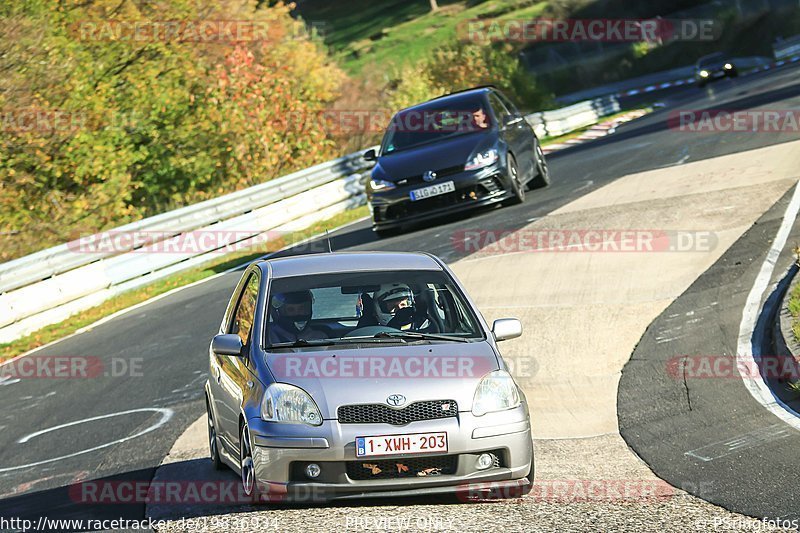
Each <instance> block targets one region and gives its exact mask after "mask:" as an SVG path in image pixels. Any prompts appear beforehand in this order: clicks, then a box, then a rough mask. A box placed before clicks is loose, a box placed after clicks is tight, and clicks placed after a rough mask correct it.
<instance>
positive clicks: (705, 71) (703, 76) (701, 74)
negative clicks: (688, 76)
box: [700, 70, 708, 78]
mask: <svg viewBox="0 0 800 533" xmlns="http://www.w3.org/2000/svg"><path fill="white" fill-rule="evenodd" d="M700 77H701V78H707V77H708V71H707V70H701V71H700Z"/></svg>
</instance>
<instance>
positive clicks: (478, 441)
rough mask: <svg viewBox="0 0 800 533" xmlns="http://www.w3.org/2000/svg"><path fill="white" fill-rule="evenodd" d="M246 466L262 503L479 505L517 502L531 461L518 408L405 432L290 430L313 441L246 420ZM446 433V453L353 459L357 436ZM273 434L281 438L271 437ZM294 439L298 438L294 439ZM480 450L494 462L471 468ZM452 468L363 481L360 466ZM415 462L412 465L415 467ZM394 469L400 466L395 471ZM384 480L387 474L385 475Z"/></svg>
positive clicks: (350, 427)
mask: <svg viewBox="0 0 800 533" xmlns="http://www.w3.org/2000/svg"><path fill="white" fill-rule="evenodd" d="M249 426H250V432H251V436H252V439H253V443H252V444H253V460H254V462H255V468H256V477H257V480H258V482H259V486H260V491H261V495H260V497H261V499H262V500H263V501H291V502H310V503H313V502H324V501H328V500H334V499H353V498H364V497H393V496H413V495H422V494H437V493H450V494H452V493H455V494H456V495H457V496H458V497H459V498H461V499H463V500H465V501H472V500H475V499H481V498H482V495H484V496H485V494H486V493H487V491H488V492H489V493H491V494H494V496H498V495H501V496H504V497H509V496H511V497H517V496H521V495H522V494H525V493H527V492H528V491H529V490H530V483H529V481H528V479H527V478H526V476H527V475H528V473H529V472H530V470H531V468H532V467H533V465H532V458H533V444H532V440H531V431H530V422H529V420H528V415H527V408H526V407H525V406H524V405H522V406H520V407H517V408H515V409H511V410H509V411H504V412H502V413H490V414H488V415H485V416H483V417H475V416H473V415H472V413H471V412H461V413H459V416H458V417H455V418H449V419H441V420H429V421H420V422H412V423H410V424H408V425H406V426H400V427H398V426H394V425H390V424H340V423H339V422H338V421H337V420H326V421H325V422H324V423H323V425H322V426H320V427H318V428H308V427H305V428H302V427H296V428H293V430H297V429H299V430H301V431H302V430H304V429H305V431H306V433H307V434H313V436H308V435H306V436H289V437H287V436H285V435H284V433H285V431H283V430H284V429H285V428H286V425H281V424H272V423H266V422H263V421H261V420H260V419H252V420H250V422H249ZM439 431H447V434H448V452H447V454H433V455H427V456H421V455H418V454H414V455H408V454H399V455H396V456H388V457H376V458H370V459H364V458H361V459H357V458H356V456H355V438H356V437H357V436H370V435H392V434H404V433H425V432H439ZM278 433H280V434H278ZM298 435H299V434H298ZM483 452H491V453H494V454H495V455H496V456H497V457H498V463H497V464H496V465H493V466H491V467H489V468H488V469H486V470H478V469H477V467H476V461H477V458H478V455H479V454H480V453H483ZM420 461H421V462H423V463H430V464H436V463H437V462H442V461H443V462H446V463H449V464H450V465H452V470H450V471H448V473H442V474H439V475H427V476H418V475H417V476H409V475H405V474H404V476H405V477H400V474H397V477H392V478H385V477H382V476H380V475H379V476H378V477H380V479H370V477H371V476H372V475H373V474H372V470H370V469H369V468H365V467H364V466H363V465H365V464H369V465H374V464H376V463H381V464H383V463H387V462H388V463H392V465H391V466H392V467H394V466H396V464H399V465H402V467H407V465H408V466H410V467H411V471H412V472H413V470H414V468H415V467H414V466H413V465H414V464H419V462H420ZM415 462H417V463H415ZM309 463H317V464H318V465H320V467H321V471H322V472H321V474H320V475H319V477H318V478H315V479H313V480H312V479H309V478H308V477H307V476H306V475H305V466H306V465H307V464H309ZM398 468H401V467H398ZM386 474H388V471H387V472H386V473H385V474H384V475H386Z"/></svg>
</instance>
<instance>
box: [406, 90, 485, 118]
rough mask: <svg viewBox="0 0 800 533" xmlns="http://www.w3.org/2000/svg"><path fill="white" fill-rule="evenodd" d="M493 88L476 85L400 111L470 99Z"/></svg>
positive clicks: (445, 104)
mask: <svg viewBox="0 0 800 533" xmlns="http://www.w3.org/2000/svg"><path fill="white" fill-rule="evenodd" d="M494 90H495V89H494V88H493V87H476V88H474V89H466V90H464V91H458V92H455V93H450V94H445V95H444V96H439V97H437V98H433V99H431V100H428V101H426V102H422V103H420V104H416V105H413V106H411V107H407V108H405V109H402V110H400V111H399V112H400V113H404V112H406V111H410V110H413V109H417V108H424V107H428V106H430V105H436V106H440V105H444V106H448V105H451V104H454V103H458V102H461V101H462V100H472V99H474V98H475V97H476V96H481V95H484V94H486V93H489V92H492V91H494Z"/></svg>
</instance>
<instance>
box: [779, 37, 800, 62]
mask: <svg viewBox="0 0 800 533" xmlns="http://www.w3.org/2000/svg"><path fill="white" fill-rule="evenodd" d="M772 53H773V54H774V55H775V59H776V60H781V59H788V58H790V57H793V56H798V55H800V35H795V36H794V37H790V38H788V39H784V40H781V41H776V42H775V43H774V44H773V45H772Z"/></svg>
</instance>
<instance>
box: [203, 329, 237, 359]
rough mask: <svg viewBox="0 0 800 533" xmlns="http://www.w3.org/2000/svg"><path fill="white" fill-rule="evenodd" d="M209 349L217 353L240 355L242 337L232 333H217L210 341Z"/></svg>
mask: <svg viewBox="0 0 800 533" xmlns="http://www.w3.org/2000/svg"><path fill="white" fill-rule="evenodd" d="M211 351H212V352H214V353H215V354H217V355H233V356H235V357H240V356H241V355H242V339H241V338H239V335H234V334H233V333H227V334H225V335H217V336H215V337H214V340H212V341H211Z"/></svg>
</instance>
